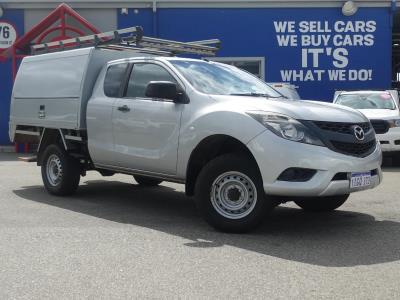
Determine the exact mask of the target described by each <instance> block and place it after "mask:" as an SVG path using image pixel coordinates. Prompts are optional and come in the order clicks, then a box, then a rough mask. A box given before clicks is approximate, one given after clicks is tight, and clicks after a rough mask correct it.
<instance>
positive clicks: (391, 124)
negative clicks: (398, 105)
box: [389, 119, 400, 128]
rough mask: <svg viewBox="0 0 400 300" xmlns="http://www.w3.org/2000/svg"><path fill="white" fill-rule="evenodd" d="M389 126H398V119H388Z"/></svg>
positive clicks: (399, 121)
mask: <svg viewBox="0 0 400 300" xmlns="http://www.w3.org/2000/svg"><path fill="white" fill-rule="evenodd" d="M389 127H390V128H393V127H400V119H394V120H389Z"/></svg>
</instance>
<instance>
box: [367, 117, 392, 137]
mask: <svg viewBox="0 0 400 300" xmlns="http://www.w3.org/2000/svg"><path fill="white" fill-rule="evenodd" d="M371 124H372V127H373V128H374V130H375V132H376V133H377V134H383V133H386V132H388V130H389V123H388V122H387V121H385V120H371Z"/></svg>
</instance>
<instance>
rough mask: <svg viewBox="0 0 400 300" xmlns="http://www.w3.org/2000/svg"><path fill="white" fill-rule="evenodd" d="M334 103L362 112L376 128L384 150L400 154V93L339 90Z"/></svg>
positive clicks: (394, 91)
mask: <svg viewBox="0 0 400 300" xmlns="http://www.w3.org/2000/svg"><path fill="white" fill-rule="evenodd" d="M333 103H335V104H339V105H343V106H348V107H351V108H354V109H357V110H359V111H360V112H362V113H363V114H364V115H365V116H366V117H367V118H368V119H369V120H370V121H371V124H372V126H373V127H374V129H375V132H376V137H377V139H378V140H379V142H380V144H381V147H382V151H383V152H386V153H391V154H393V155H395V156H396V158H397V159H398V158H399V156H400V111H399V94H398V92H397V91H396V90H385V91H348V92H346V91H337V92H336V93H335V96H334V100H333Z"/></svg>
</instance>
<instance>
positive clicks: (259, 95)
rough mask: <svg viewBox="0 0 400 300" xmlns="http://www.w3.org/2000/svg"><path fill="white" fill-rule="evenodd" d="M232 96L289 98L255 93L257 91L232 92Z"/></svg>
mask: <svg viewBox="0 0 400 300" xmlns="http://www.w3.org/2000/svg"><path fill="white" fill-rule="evenodd" d="M230 95H232V96H250V97H266V98H286V99H288V98H287V97H286V96H283V95H281V96H271V95H269V94H263V93H255V92H251V93H233V94H230Z"/></svg>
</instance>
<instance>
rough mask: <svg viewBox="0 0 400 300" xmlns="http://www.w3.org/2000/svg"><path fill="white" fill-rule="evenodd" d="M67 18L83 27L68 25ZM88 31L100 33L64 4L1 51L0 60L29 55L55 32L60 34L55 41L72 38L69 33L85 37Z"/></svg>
mask: <svg viewBox="0 0 400 300" xmlns="http://www.w3.org/2000/svg"><path fill="white" fill-rule="evenodd" d="M66 17H68V18H73V19H74V20H75V22H77V24H80V25H81V28H78V27H76V26H69V25H67V23H66ZM82 28H83V29H85V31H83V30H82ZM87 31H89V32H90V33H99V31H98V30H97V29H96V27H94V26H93V25H92V24H90V23H89V22H88V21H87V20H86V19H84V18H83V17H82V16H81V15H79V14H78V13H77V12H76V11H75V10H73V9H72V8H71V7H70V6H68V5H67V4H65V3H63V4H60V5H59V6H58V7H57V8H56V9H55V10H53V11H52V12H51V13H50V14H49V15H48V16H47V17H46V18H44V19H43V20H42V21H40V22H39V23H38V24H37V25H36V26H34V27H33V28H32V29H31V30H29V31H28V32H27V33H25V34H24V35H23V36H21V37H20V38H19V39H18V40H17V41H16V42H15V43H14V44H13V45H12V46H11V47H10V48H8V49H5V50H3V51H1V52H0V59H6V58H8V57H10V56H11V55H12V54H13V53H15V54H16V55H29V54H30V52H31V49H30V46H31V45H33V44H35V43H40V42H42V41H43V40H44V39H45V38H46V36H48V35H49V34H51V33H53V32H59V34H58V35H57V36H56V37H55V38H53V41H54V40H62V39H67V38H70V37H71V36H69V35H68V34H67V32H73V33H74V34H75V36H83V35H87V34H88V32H87Z"/></svg>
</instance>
